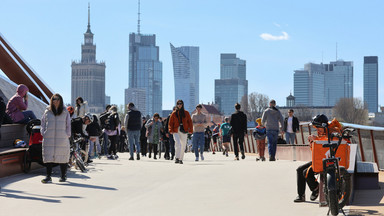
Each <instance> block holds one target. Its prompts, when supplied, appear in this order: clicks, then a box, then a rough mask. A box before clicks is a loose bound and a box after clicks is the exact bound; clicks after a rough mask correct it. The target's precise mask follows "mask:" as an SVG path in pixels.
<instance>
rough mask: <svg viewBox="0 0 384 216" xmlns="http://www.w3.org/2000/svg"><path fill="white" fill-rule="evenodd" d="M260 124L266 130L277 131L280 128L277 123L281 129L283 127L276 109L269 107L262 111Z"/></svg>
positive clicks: (281, 119) (282, 119) (282, 120)
mask: <svg viewBox="0 0 384 216" xmlns="http://www.w3.org/2000/svg"><path fill="white" fill-rule="evenodd" d="M261 122H262V124H263V125H264V126H265V127H266V128H267V130H277V131H278V130H279V128H280V126H279V123H280V125H281V127H282V126H283V125H284V118H283V116H282V115H281V112H280V111H279V110H278V109H277V108H276V107H269V108H267V109H266V110H265V111H264V113H263V116H262V117H261Z"/></svg>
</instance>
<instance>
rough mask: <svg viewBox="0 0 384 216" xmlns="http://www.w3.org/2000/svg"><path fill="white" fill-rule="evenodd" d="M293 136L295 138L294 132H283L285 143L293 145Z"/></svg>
mask: <svg viewBox="0 0 384 216" xmlns="http://www.w3.org/2000/svg"><path fill="white" fill-rule="evenodd" d="M295 138H296V133H288V132H285V141H286V142H287V144H291V145H294V144H295Z"/></svg>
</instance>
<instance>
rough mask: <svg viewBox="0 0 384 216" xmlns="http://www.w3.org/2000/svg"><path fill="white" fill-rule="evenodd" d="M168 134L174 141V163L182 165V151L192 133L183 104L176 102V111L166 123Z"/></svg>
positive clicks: (189, 118)
mask: <svg viewBox="0 0 384 216" xmlns="http://www.w3.org/2000/svg"><path fill="white" fill-rule="evenodd" d="M168 130H169V133H170V134H172V135H173V139H174V140H175V154H176V155H175V156H176V161H175V163H178V164H183V158H184V150H185V147H186V145H187V137H188V136H191V135H192V133H193V124H192V119H191V115H190V114H189V112H188V111H186V110H185V109H184V102H183V101H182V100H178V101H177V102H176V110H175V111H173V112H172V114H171V117H170V118H169V123H168Z"/></svg>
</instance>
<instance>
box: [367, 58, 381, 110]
mask: <svg viewBox="0 0 384 216" xmlns="http://www.w3.org/2000/svg"><path fill="white" fill-rule="evenodd" d="M378 76H379V61H378V57H377V56H364V80H363V82H364V102H365V103H367V105H368V112H371V113H376V112H378V108H379V103H378V101H379V95H378V94H379V83H378V80H379V77H378Z"/></svg>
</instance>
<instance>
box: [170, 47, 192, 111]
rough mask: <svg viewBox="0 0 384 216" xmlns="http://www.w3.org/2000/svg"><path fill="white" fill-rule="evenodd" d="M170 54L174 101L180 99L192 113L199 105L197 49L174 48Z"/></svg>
mask: <svg viewBox="0 0 384 216" xmlns="http://www.w3.org/2000/svg"><path fill="white" fill-rule="evenodd" d="M170 46H171V53H172V60H173V72H174V79H175V99H176V100H178V99H182V100H183V101H184V107H185V109H186V110H188V111H190V112H192V111H193V110H195V107H196V105H197V104H198V103H199V47H193V46H182V47H174V46H173V45H172V44H170Z"/></svg>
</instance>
